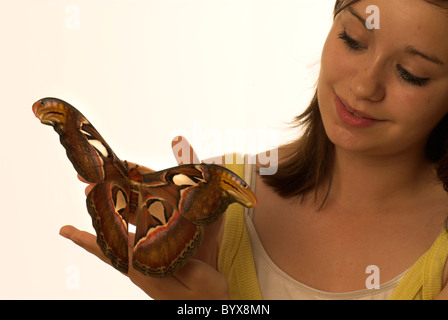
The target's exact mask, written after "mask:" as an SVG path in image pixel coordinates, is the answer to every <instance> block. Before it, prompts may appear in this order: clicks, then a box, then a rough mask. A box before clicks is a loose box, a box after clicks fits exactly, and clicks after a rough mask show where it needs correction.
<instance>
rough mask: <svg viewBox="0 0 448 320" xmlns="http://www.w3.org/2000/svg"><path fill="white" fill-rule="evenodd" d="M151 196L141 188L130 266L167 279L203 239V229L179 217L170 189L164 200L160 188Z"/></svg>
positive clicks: (147, 190)
mask: <svg viewBox="0 0 448 320" xmlns="http://www.w3.org/2000/svg"><path fill="white" fill-rule="evenodd" d="M156 189H157V193H154V192H153V190H152V188H151V187H150V186H148V185H146V186H142V190H141V194H142V197H143V202H142V208H141V210H140V211H139V213H138V217H137V228H136V233H135V245H134V251H133V254H132V260H133V266H134V268H136V269H137V270H139V271H140V272H142V273H144V274H146V275H149V276H155V277H166V276H169V275H171V274H173V273H174V272H175V271H176V270H177V269H179V268H180V267H181V266H183V265H184V264H185V262H186V261H187V260H188V259H189V258H190V257H191V256H192V255H193V254H194V253H195V252H196V251H197V249H198V248H199V246H200V243H201V241H202V238H203V228H202V227H200V226H196V225H194V224H193V223H191V222H189V221H188V220H187V219H185V218H184V217H182V216H181V215H180V214H179V211H178V210H177V202H175V201H174V202H173V201H172V199H173V190H172V188H171V189H169V190H168V191H169V192H168V194H166V197H164V192H163V190H162V189H159V188H156Z"/></svg>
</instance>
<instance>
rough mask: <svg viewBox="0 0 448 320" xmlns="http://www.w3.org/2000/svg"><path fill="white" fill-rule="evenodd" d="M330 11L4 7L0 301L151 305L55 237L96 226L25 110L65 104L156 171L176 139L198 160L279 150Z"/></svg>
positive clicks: (291, 4) (306, 94)
mask: <svg viewBox="0 0 448 320" xmlns="http://www.w3.org/2000/svg"><path fill="white" fill-rule="evenodd" d="M333 6H334V0H152V1H150V0H73V1H69V0H27V1H25V0H0V153H1V156H0V170H1V172H0V173H1V175H0V178H1V181H0V182H1V185H0V203H1V210H0V215H1V223H0V226H1V231H0V259H1V260H0V298H2V299H128V298H129V299H138V298H147V296H146V295H145V294H144V293H143V292H142V291H140V289H139V288H137V287H135V286H134V285H133V284H132V283H131V282H130V281H129V280H128V279H127V278H126V277H124V276H122V275H121V274H120V273H119V272H117V271H115V270H114V269H113V268H111V267H109V266H107V265H106V264H105V263H103V262H101V261H99V260H98V259H97V258H96V257H94V256H91V255H90V254H88V253H86V252H85V251H83V250H82V249H80V248H79V247H77V246H76V245H74V244H72V243H71V242H70V241H68V240H66V239H64V238H62V237H60V236H59V235H58V233H59V229H60V227H61V226H63V225H65V224H72V225H75V226H77V227H78V228H81V229H84V230H88V231H90V232H93V227H92V226H91V221H90V217H89V215H88V213H87V211H86V208H85V196H84V185H83V184H82V183H81V182H79V181H78V180H77V178H76V173H75V170H74V169H73V167H72V165H71V163H70V162H69V160H68V158H67V157H66V155H65V150H64V149H63V147H62V146H61V145H60V144H59V137H58V136H57V134H56V132H54V131H53V129H52V128H51V127H47V126H43V125H42V124H40V122H39V120H38V119H37V118H35V117H34V115H33V113H32V110H31V105H32V104H33V102H35V101H36V100H38V99H40V98H43V97H46V96H53V97H58V98H61V99H63V100H66V101H67V102H69V103H71V104H72V105H74V106H75V107H76V108H78V109H79V110H81V112H82V113H83V114H84V115H85V116H86V117H87V118H88V119H89V120H90V121H91V122H92V123H93V124H94V126H95V127H96V128H97V129H98V130H99V131H100V133H101V134H102V135H103V137H105V138H106V139H107V141H108V142H109V144H110V145H111V146H112V148H113V149H114V151H115V152H116V153H117V155H118V156H119V157H120V158H121V159H123V160H124V159H127V160H130V161H133V162H137V163H141V164H144V165H146V166H149V167H152V168H155V169H163V168H167V167H171V166H174V165H175V164H176V163H175V161H174V158H173V156H172V154H171V148H170V142H171V139H172V138H173V137H174V135H175V134H177V133H183V134H185V135H187V137H188V138H189V139H190V141H191V139H192V137H191V135H193V133H194V132H195V130H196V138H199V141H198V139H196V141H191V142H192V144H193V146H195V143H196V145H199V146H197V147H198V148H199V149H201V146H202V147H204V144H208V146H209V147H208V148H206V146H205V147H204V149H205V150H198V151H199V153H200V156H201V157H202V158H206V157H209V156H213V155H216V154H208V153H213V152H214V151H216V150H214V149H213V147H210V146H213V145H219V144H220V143H221V142H222V141H210V132H212V133H216V132H218V133H222V134H224V132H226V130H238V129H242V128H244V129H246V130H254V131H255V130H258V131H260V130H261V131H262V132H268V133H269V132H273V131H272V130H276V132H277V133H278V134H279V137H280V141H279V142H280V143H282V142H285V141H286V140H288V139H290V138H291V137H292V136H294V135H295V134H296V133H295V132H294V131H291V130H285V128H287V127H288V126H287V123H288V122H290V121H292V120H293V117H294V116H296V115H297V114H299V113H301V111H302V110H303V109H304V108H305V107H306V106H307V104H308V102H309V101H310V99H311V97H312V93H313V88H314V85H315V82H316V80H317V75H318V71H319V59H320V52H321V49H322V46H323V43H324V41H325V38H326V35H327V33H328V30H329V28H330V26H331V23H332V9H333ZM212 136H213V135H212ZM213 137H214V138H215V139H216V137H219V134H218V135H214V136H213ZM207 139H208V140H207ZM212 140H213V139H212ZM258 142H259V143H257V149H261V148H263V141H258ZM201 151H202V154H201ZM236 151H241V150H236ZM242 151H244V150H242ZM258 151H261V150H258ZM207 152H208V153H207Z"/></svg>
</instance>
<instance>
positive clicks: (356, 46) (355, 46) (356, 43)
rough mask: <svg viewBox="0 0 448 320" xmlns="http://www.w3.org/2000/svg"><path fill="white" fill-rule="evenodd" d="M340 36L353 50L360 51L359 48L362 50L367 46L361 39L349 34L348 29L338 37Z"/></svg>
mask: <svg viewBox="0 0 448 320" xmlns="http://www.w3.org/2000/svg"><path fill="white" fill-rule="evenodd" d="M338 38H339V39H342V40H343V41H344V43H345V45H346V46H347V47H348V48H349V49H350V50H353V51H359V50H362V49H365V48H366V46H365V45H363V44H362V43H361V42H359V41H357V40H355V39H353V38H352V37H350V36H349V35H348V34H347V31H345V30H344V31H343V32H342V33H341V34H339V37H338Z"/></svg>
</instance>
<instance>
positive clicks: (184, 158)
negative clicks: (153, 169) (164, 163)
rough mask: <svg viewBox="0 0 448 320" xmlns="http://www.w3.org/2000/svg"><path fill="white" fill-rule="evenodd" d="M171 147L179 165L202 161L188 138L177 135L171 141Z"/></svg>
mask: <svg viewBox="0 0 448 320" xmlns="http://www.w3.org/2000/svg"><path fill="white" fill-rule="evenodd" d="M171 149H172V150H173V154H174V157H175V158H176V161H177V163H178V165H183V164H190V163H195V164H199V163H201V160H199V157H198V155H197V154H196V152H195V151H194V150H193V147H192V146H191V144H190V143H189V142H188V140H187V138H185V137H182V136H177V137H175V138H174V139H173V140H172V141H171Z"/></svg>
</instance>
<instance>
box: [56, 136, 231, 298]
mask: <svg viewBox="0 0 448 320" xmlns="http://www.w3.org/2000/svg"><path fill="white" fill-rule="evenodd" d="M179 143H182V148H181V149H179V148H176V146H177V147H178V146H179V145H178V144H179ZM185 146H188V147H189V148H190V152H189V154H190V157H189V159H188V157H187V159H186V158H185V154H184V156H182V151H181V150H184V151H185ZM172 147H173V152H174V156H175V157H176V160H177V162H178V164H179V165H181V164H186V162H187V161H189V162H190V163H193V162H196V163H197V162H198V158H197V156H196V154H195V153H194V151H193V148H192V147H191V146H190V145H189V143H188V141H187V140H186V139H185V138H183V137H177V138H175V139H174V140H173V143H172ZM179 151H180V152H179ZM128 165H129V166H130V167H134V166H135V164H133V163H129V162H128ZM138 170H140V171H141V172H142V173H143V174H144V173H150V172H154V170H151V169H149V168H147V167H144V166H139V167H138ZM78 178H79V179H80V180H81V181H83V182H86V181H85V180H84V179H82V178H81V177H80V176H79V175H78ZM86 183H87V182H86ZM94 186H95V185H94V184H89V185H88V186H87V187H86V191H85V192H86V195H87V194H88V193H89V192H90V191H91V190H92V188H93V187H94ZM130 223H132V224H134V225H135V221H130ZM221 225H222V218H221V219H219V220H218V221H217V222H216V223H214V224H213V225H210V226H207V227H205V228H204V229H205V235H204V240H203V242H202V244H201V247H200V248H199V250H198V252H197V253H196V255H195V256H194V257H193V258H192V259H190V260H189V261H188V262H187V263H186V264H185V266H183V267H182V268H181V269H179V270H178V271H177V272H176V273H174V274H173V275H172V276H169V277H166V278H154V277H148V276H145V275H143V274H142V273H140V272H139V271H137V270H135V269H134V268H133V267H132V251H133V246H134V234H132V233H130V234H129V241H128V247H129V250H128V252H129V271H128V274H127V276H128V277H129V279H130V280H131V281H132V282H133V283H134V284H136V285H137V286H138V287H139V288H141V289H142V290H143V291H144V292H145V293H146V294H148V295H149V296H150V297H152V298H154V299H185V300H190V299H229V298H230V296H229V290H228V284H227V280H226V279H225V277H224V276H223V275H222V274H220V273H219V272H218V271H217V267H216V264H217V257H218V240H217V239H218V233H219V230H220V229H221ZM60 235H61V236H63V237H65V238H67V239H70V240H72V241H73V242H74V243H76V244H77V245H79V246H80V247H82V248H83V249H85V250H86V251H88V252H90V253H92V254H94V255H95V256H97V257H98V258H100V259H101V260H103V261H104V262H106V263H108V264H110V262H109V259H108V258H107V257H106V256H105V255H104V254H103V252H102V251H101V249H100V247H99V246H98V244H97V243H96V236H95V235H93V234H90V233H88V232H86V231H81V230H78V229H77V228H75V227H73V226H64V227H62V228H61V230H60Z"/></svg>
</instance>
